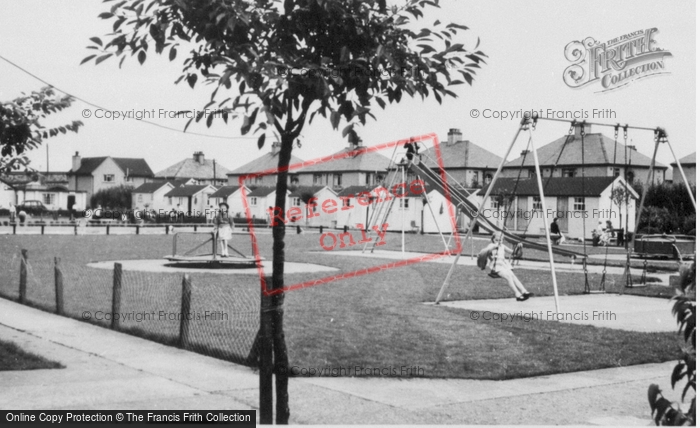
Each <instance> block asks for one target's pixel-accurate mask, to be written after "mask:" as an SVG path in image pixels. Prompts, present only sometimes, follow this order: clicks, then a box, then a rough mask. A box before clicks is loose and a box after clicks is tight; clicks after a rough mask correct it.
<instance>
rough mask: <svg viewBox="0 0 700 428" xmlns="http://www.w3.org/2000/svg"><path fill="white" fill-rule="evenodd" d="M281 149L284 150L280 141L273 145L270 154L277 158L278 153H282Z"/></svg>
mask: <svg viewBox="0 0 700 428" xmlns="http://www.w3.org/2000/svg"><path fill="white" fill-rule="evenodd" d="M281 148H282V143H281V142H279V141H275V142H274V143H272V150H271V151H270V153H272V156H276V155H277V153H279V152H280V149H281Z"/></svg>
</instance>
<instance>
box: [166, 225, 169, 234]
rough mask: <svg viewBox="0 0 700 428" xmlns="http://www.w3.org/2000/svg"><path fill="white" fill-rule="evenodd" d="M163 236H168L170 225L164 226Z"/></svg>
mask: <svg viewBox="0 0 700 428" xmlns="http://www.w3.org/2000/svg"><path fill="white" fill-rule="evenodd" d="M165 234H166V235H168V234H170V225H167V226H165Z"/></svg>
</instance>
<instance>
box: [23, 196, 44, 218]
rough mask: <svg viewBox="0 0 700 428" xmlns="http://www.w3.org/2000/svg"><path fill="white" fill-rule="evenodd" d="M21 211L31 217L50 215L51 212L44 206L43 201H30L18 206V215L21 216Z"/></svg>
mask: <svg viewBox="0 0 700 428" xmlns="http://www.w3.org/2000/svg"><path fill="white" fill-rule="evenodd" d="M20 211H24V212H25V213H27V214H29V215H31V216H35V215H42V214H48V213H49V211H50V210H49V209H48V208H46V205H44V204H43V203H42V202H41V201H33V200H29V201H24V202H22V203H21V204H19V205H17V213H18V214H19V212H20Z"/></svg>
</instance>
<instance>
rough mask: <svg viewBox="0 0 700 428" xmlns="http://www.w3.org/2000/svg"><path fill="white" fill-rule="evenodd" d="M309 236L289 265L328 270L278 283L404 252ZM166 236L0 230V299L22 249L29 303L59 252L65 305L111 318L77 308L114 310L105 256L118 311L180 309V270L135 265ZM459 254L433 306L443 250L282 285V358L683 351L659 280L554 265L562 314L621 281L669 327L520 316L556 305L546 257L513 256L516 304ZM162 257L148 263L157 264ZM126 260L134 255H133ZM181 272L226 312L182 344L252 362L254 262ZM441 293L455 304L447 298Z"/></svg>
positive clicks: (603, 360)
mask: <svg viewBox="0 0 700 428" xmlns="http://www.w3.org/2000/svg"><path fill="white" fill-rule="evenodd" d="M319 236H320V235H319V234H313V233H303V234H299V235H297V234H293V233H288V235H287V237H286V239H285V241H286V244H287V260H286V262H287V263H289V264H288V266H290V268H291V267H293V266H294V265H295V264H300V265H305V266H322V267H325V268H324V269H323V270H319V271H308V270H307V271H305V272H294V271H293V270H291V269H290V271H289V272H288V273H287V274H286V275H285V280H286V281H287V283H293V282H302V281H308V280H311V279H317V278H323V277H326V276H328V275H329V274H331V275H334V274H337V273H343V272H353V271H361V270H363V269H368V268H371V267H372V266H375V265H377V263H386V262H389V261H391V257H394V258H400V257H405V255H402V254H401V252H400V251H398V250H396V248H397V246H400V234H396V233H389V234H387V237H386V239H387V245H386V247H387V250H388V251H387V250H384V251H386V254H379V253H378V254H375V255H374V256H373V257H366V256H363V255H362V252H361V250H360V249H359V248H358V249H357V250H356V251H340V250H335V251H324V250H321V249H320V248H319V247H318V240H319ZM257 239H258V241H259V242H258V243H259V246H260V249H261V251H262V254H261V255H262V256H263V257H264V258H265V259H268V260H269V259H271V243H272V237H271V235H269V234H262V233H261V234H259V235H258V236H257ZM248 241H249V237H248V236H247V234H236V235H234V239H233V240H232V243H233V244H234V245H235V246H237V247H238V248H245V246H246V245H249V244H248ZM440 243H441V239H440V237H438V236H429V235H425V236H421V235H411V237H410V239H409V240H408V242H407V243H406V246H407V250H410V251H420V248H422V247H430V246H435V245H440ZM171 244H172V237H171V236H166V235H160V236H158V235H138V236H137V235H131V236H127V235H110V236H92V235H89V236H65V235H45V236H29V235H24V236H21V235H17V236H2V237H1V238H0V251H1V252H2V253H3V254H6V255H12V256H10V258H11V260H10V263H8V264H6V266H4V267H3V269H2V272H0V284H2V288H1V289H0V293H1V294H2V296H3V297H5V298H10V299H18V291H17V290H18V288H17V284H18V279H19V277H20V270H21V269H20V267H21V263H20V250H21V249H25V250H27V254H28V265H29V269H28V274H27V276H28V278H27V286H26V287H27V292H26V293H27V303H28V304H29V305H32V306H35V307H39V308H42V309H45V310H48V311H51V312H53V311H54V310H55V304H54V302H55V289H54V285H53V279H54V270H53V265H54V260H53V258H54V257H55V256H56V255H58V254H60V255H61V260H60V264H61V269H62V275H63V287H64V290H65V291H64V293H65V297H64V299H65V315H66V316H69V317H73V318H78V319H81V318H82V319H83V321H86V322H92V323H94V324H97V325H100V326H102V327H105V328H109V327H110V324H109V322H107V321H106V320H99V319H96V317H95V316H93V318H92V319H90V320H86V319H85V318H84V315H83V313H84V312H85V311H89V312H90V313H93V314H94V313H95V312H97V311H103V312H109V311H110V308H111V302H112V292H113V290H112V287H111V286H112V283H113V276H114V275H113V271H112V270H110V269H105V268H104V267H105V266H106V265H110V264H111V265H112V266H113V264H114V262H115V261H121V262H122V263H123V269H124V270H123V281H124V283H123V285H122V287H123V288H122V292H123V295H122V300H121V312H123V313H134V314H136V313H142V314H143V313H151V312H156V313H158V312H165V313H168V314H169V313H177V312H179V311H180V309H181V302H180V300H181V299H180V297H181V292H180V290H181V284H182V276H183V272H180V271H178V270H177V269H175V270H173V271H172V272H169V271H167V269H166V270H165V271H163V269H165V268H161V270H160V271H157V272H149V271H148V270H147V269H142V268H141V267H139V264H138V263H141V261H142V260H156V259H159V258H162V256H164V255H165V254H163V253H168V252H169V251H167V250H164V248H169V246H170V245H171ZM311 249H318V250H314V251H310V250H311ZM351 254H352V255H355V257H351V256H350V255H351ZM462 259H463V260H464V264H458V265H456V267H455V270H454V273H453V276H452V286H451V287H450V289H449V291H448V292H447V293H445V296H444V303H443V304H441V305H439V306H436V305H434V304H432V303H430V302H432V301H433V300H434V298H435V295H436V294H437V292H438V291H439V289H440V287H441V284H442V279H443V278H444V276H445V274H446V273H447V270H448V269H449V262H450V257H447V258H445V259H444V260H442V261H441V262H440V261H437V260H436V261H435V262H426V263H417V264H413V265H410V266H405V267H399V268H395V269H389V270H381V271H378V272H376V273H372V274H367V275H358V276H352V277H347V278H344V279H342V280H338V281H333V282H330V283H326V284H323V285H319V286H315V287H309V288H307V289H303V290H295V291H292V292H289V293H288V294H287V296H286V300H285V315H286V318H285V331H286V336H287V341H288V348H289V358H290V366H296V367H304V368H309V367H316V368H319V367H321V368H323V367H332V368H346V369H347V370H350V369H351V368H352V369H354V368H355V367H365V368H368V369H373V368H384V367H411V366H417V367H420V368H421V370H420V371H418V372H416V373H415V374H416V377H426V378H463V379H494V380H496V379H513V378H521V377H531V376H538V375H548V374H554V373H567V372H576V371H582V370H593V369H600V368H607V367H619V366H628V365H636V364H645V363H658V362H664V361H671V360H674V359H676V358H678V356H679V351H678V345H679V344H680V342H679V340H680V339H679V337H678V336H677V335H676V334H675V329H674V328H673V325H672V321H673V318H672V316H671V313H670V308H669V305H668V298H669V297H671V296H672V295H673V289H672V288H670V287H668V286H665V285H660V284H659V283H650V284H649V285H647V286H646V287H635V288H631V289H625V288H624V281H623V277H622V275H620V274H618V273H614V272H611V273H609V274H608V276H610V277H612V279H614V280H615V286H614V288H609V290H608V292H609V293H610V294H598V295H593V296H591V295H584V294H583V291H584V289H583V286H582V277H583V275H582V273H581V272H580V269H577V270H575V271H566V270H564V269H562V271H561V272H559V273H558V274H557V279H558V284H559V293H560V295H561V296H562V303H561V304H562V307H561V312H562V313H564V312H571V313H574V312H580V311H587V310H588V309H589V308H590V307H591V306H590V303H589V304H587V303H585V302H586V299H596V302H599V303H596V304H600V302H605V305H607V306H605V307H607V308H608V309H604V310H612V311H616V312H617V313H618V314H622V313H624V312H627V311H629V308H630V305H635V304H636V303H635V302H630V301H628V300H625V299H626V298H629V297H625V296H618V295H617V294H619V293H624V294H626V295H633V296H632V297H634V298H636V299H642V300H643V301H645V302H647V303H648V308H649V312H646V314H647V315H650V314H652V315H654V317H657V316H658V317H659V318H662V315H664V314H666V315H667V318H668V320H666V321H662V324H663V325H664V326H668V327H669V328H663V329H661V330H645V329H641V330H640V331H635V330H634V329H625V328H624V325H622V324H621V321H620V318H618V320H617V321H615V320H609V321H608V322H607V324H606V325H597V326H596V325H587V324H577V323H569V322H560V321H556V320H546V319H526V318H525V317H523V316H520V317H517V314H518V313H525V312H532V311H540V310H542V309H544V308H548V309H546V310H549V311H554V302H553V290H552V287H551V280H550V278H549V271H548V268H547V266H546V264H543V265H544V266H542V267H540V268H536V269H535V268H525V266H524V265H525V264H527V263H525V262H523V267H522V268H520V267H518V266H516V267H515V268H514V269H515V271H516V272H517V274H518V275H519V277H520V278H521V280H522V281H523V282H524V283H525V284H526V285H527V286H528V289H529V290H530V291H532V292H533V293H534V295H535V297H533V298H531V299H530V300H528V301H526V302H516V301H515V300H514V299H513V297H512V294H511V291H510V290H509V289H508V287H506V286H504V285H503V284H501V283H500V281H498V280H494V279H491V278H488V277H487V276H486V275H484V273H483V271H481V270H479V269H478V268H476V267H475V266H473V265H470V264H469V263H468V262H469V257H468V255H465V256H464V257H463V258H462ZM161 260H164V259H161ZM161 260H158V262H159V263H162V261H161ZM128 261H131V262H133V263H134V264H133V265H131V266H130V265H129V264H128V263H127V262H128ZM445 262H447V263H445ZM223 272H236V273H229V274H226V273H223ZM187 273H188V275H189V278H190V280H191V282H192V297H191V304H192V311H199V312H204V311H210V312H215V311H220V312H223V313H226V314H227V319H225V320H216V319H204V320H199V321H194V322H193V324H192V325H191V329H190V332H191V333H190V340H191V345H190V346H188V348H187V349H190V350H193V351H196V352H199V353H202V354H206V355H211V356H215V357H217V358H221V359H225V360H229V361H234V362H238V363H242V364H247V365H254V360H253V359H247V358H248V357H249V356H250V351H251V348H253V346H254V341H255V335H256V333H257V328H258V321H257V317H258V314H259V310H260V309H259V304H260V301H259V293H260V282H259V277H258V274H257V272H250V273H243V272H241V271H239V270H231V271H229V270H216V271H214V270H212V271H209V270H206V269H205V270H201V271H199V272H196V271H194V270H192V271H188V272H187ZM589 275H590V280H591V281H596V280H599V278H600V276H599V274H597V273H595V272H591V273H589ZM610 287H612V285H611V286H610ZM565 296H566V300H565V299H564V297H565ZM569 297H570V298H571V299H569ZM448 302H454V305H456V306H459V305H463V307H464V308H459V307H453V306H452V304H450V305H448V304H447V303H448ZM464 302H470V303H468V304H467V303H464ZM589 302H590V300H589ZM516 304H517V306H515V305H516ZM594 306H595V305H594ZM601 308H603V307H602V306H601ZM516 309H517V311H516ZM644 310H646V309H644ZM487 312H498V313H509V314H512V315H514V316H513V317H512V318H509V319H507V320H505V321H499V322H494V321H493V320H490V319H488V316H484V314H486V313H487ZM474 313H478V314H479V315H478V316H474V315H472V314H474ZM620 316H621V315H620ZM640 318H645V316H644V315H642V316H640ZM646 318H649V317H646ZM654 319H656V318H654ZM669 323H670V324H669ZM178 326H179V322H178V321H177V320H170V319H151V320H141V321H137V320H136V319H130V320H124V321H123V322H122V324H121V325H120V330H121V331H124V332H127V333H130V334H133V335H137V336H141V337H146V338H149V339H151V340H154V341H157V342H161V343H165V344H169V345H173V346H176V345H177V343H178V340H177V331H178ZM358 375H359V376H368V377H373V376H376V373H375V371H373V370H369V371H363V372H358ZM380 375H381V374H380Z"/></svg>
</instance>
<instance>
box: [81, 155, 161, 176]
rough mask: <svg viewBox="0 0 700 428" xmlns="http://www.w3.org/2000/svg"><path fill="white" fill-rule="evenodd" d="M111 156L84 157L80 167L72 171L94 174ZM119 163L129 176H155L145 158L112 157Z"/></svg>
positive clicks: (120, 167)
mask: <svg viewBox="0 0 700 428" xmlns="http://www.w3.org/2000/svg"><path fill="white" fill-rule="evenodd" d="M107 158H110V156H102V157H97V158H82V159H80V168H78V169H77V170H76V171H71V172H69V174H71V175H92V173H93V172H94V171H95V170H96V169H97V168H98V167H99V166H100V165H102V162H104V161H105V160H106V159H107ZM111 159H112V160H113V161H114V163H116V164H117V166H118V167H119V169H121V170H122V171H124V174H126V173H127V171H128V173H129V177H153V171H152V170H151V167H150V166H148V163H147V162H146V160H145V159H143V158H111Z"/></svg>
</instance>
